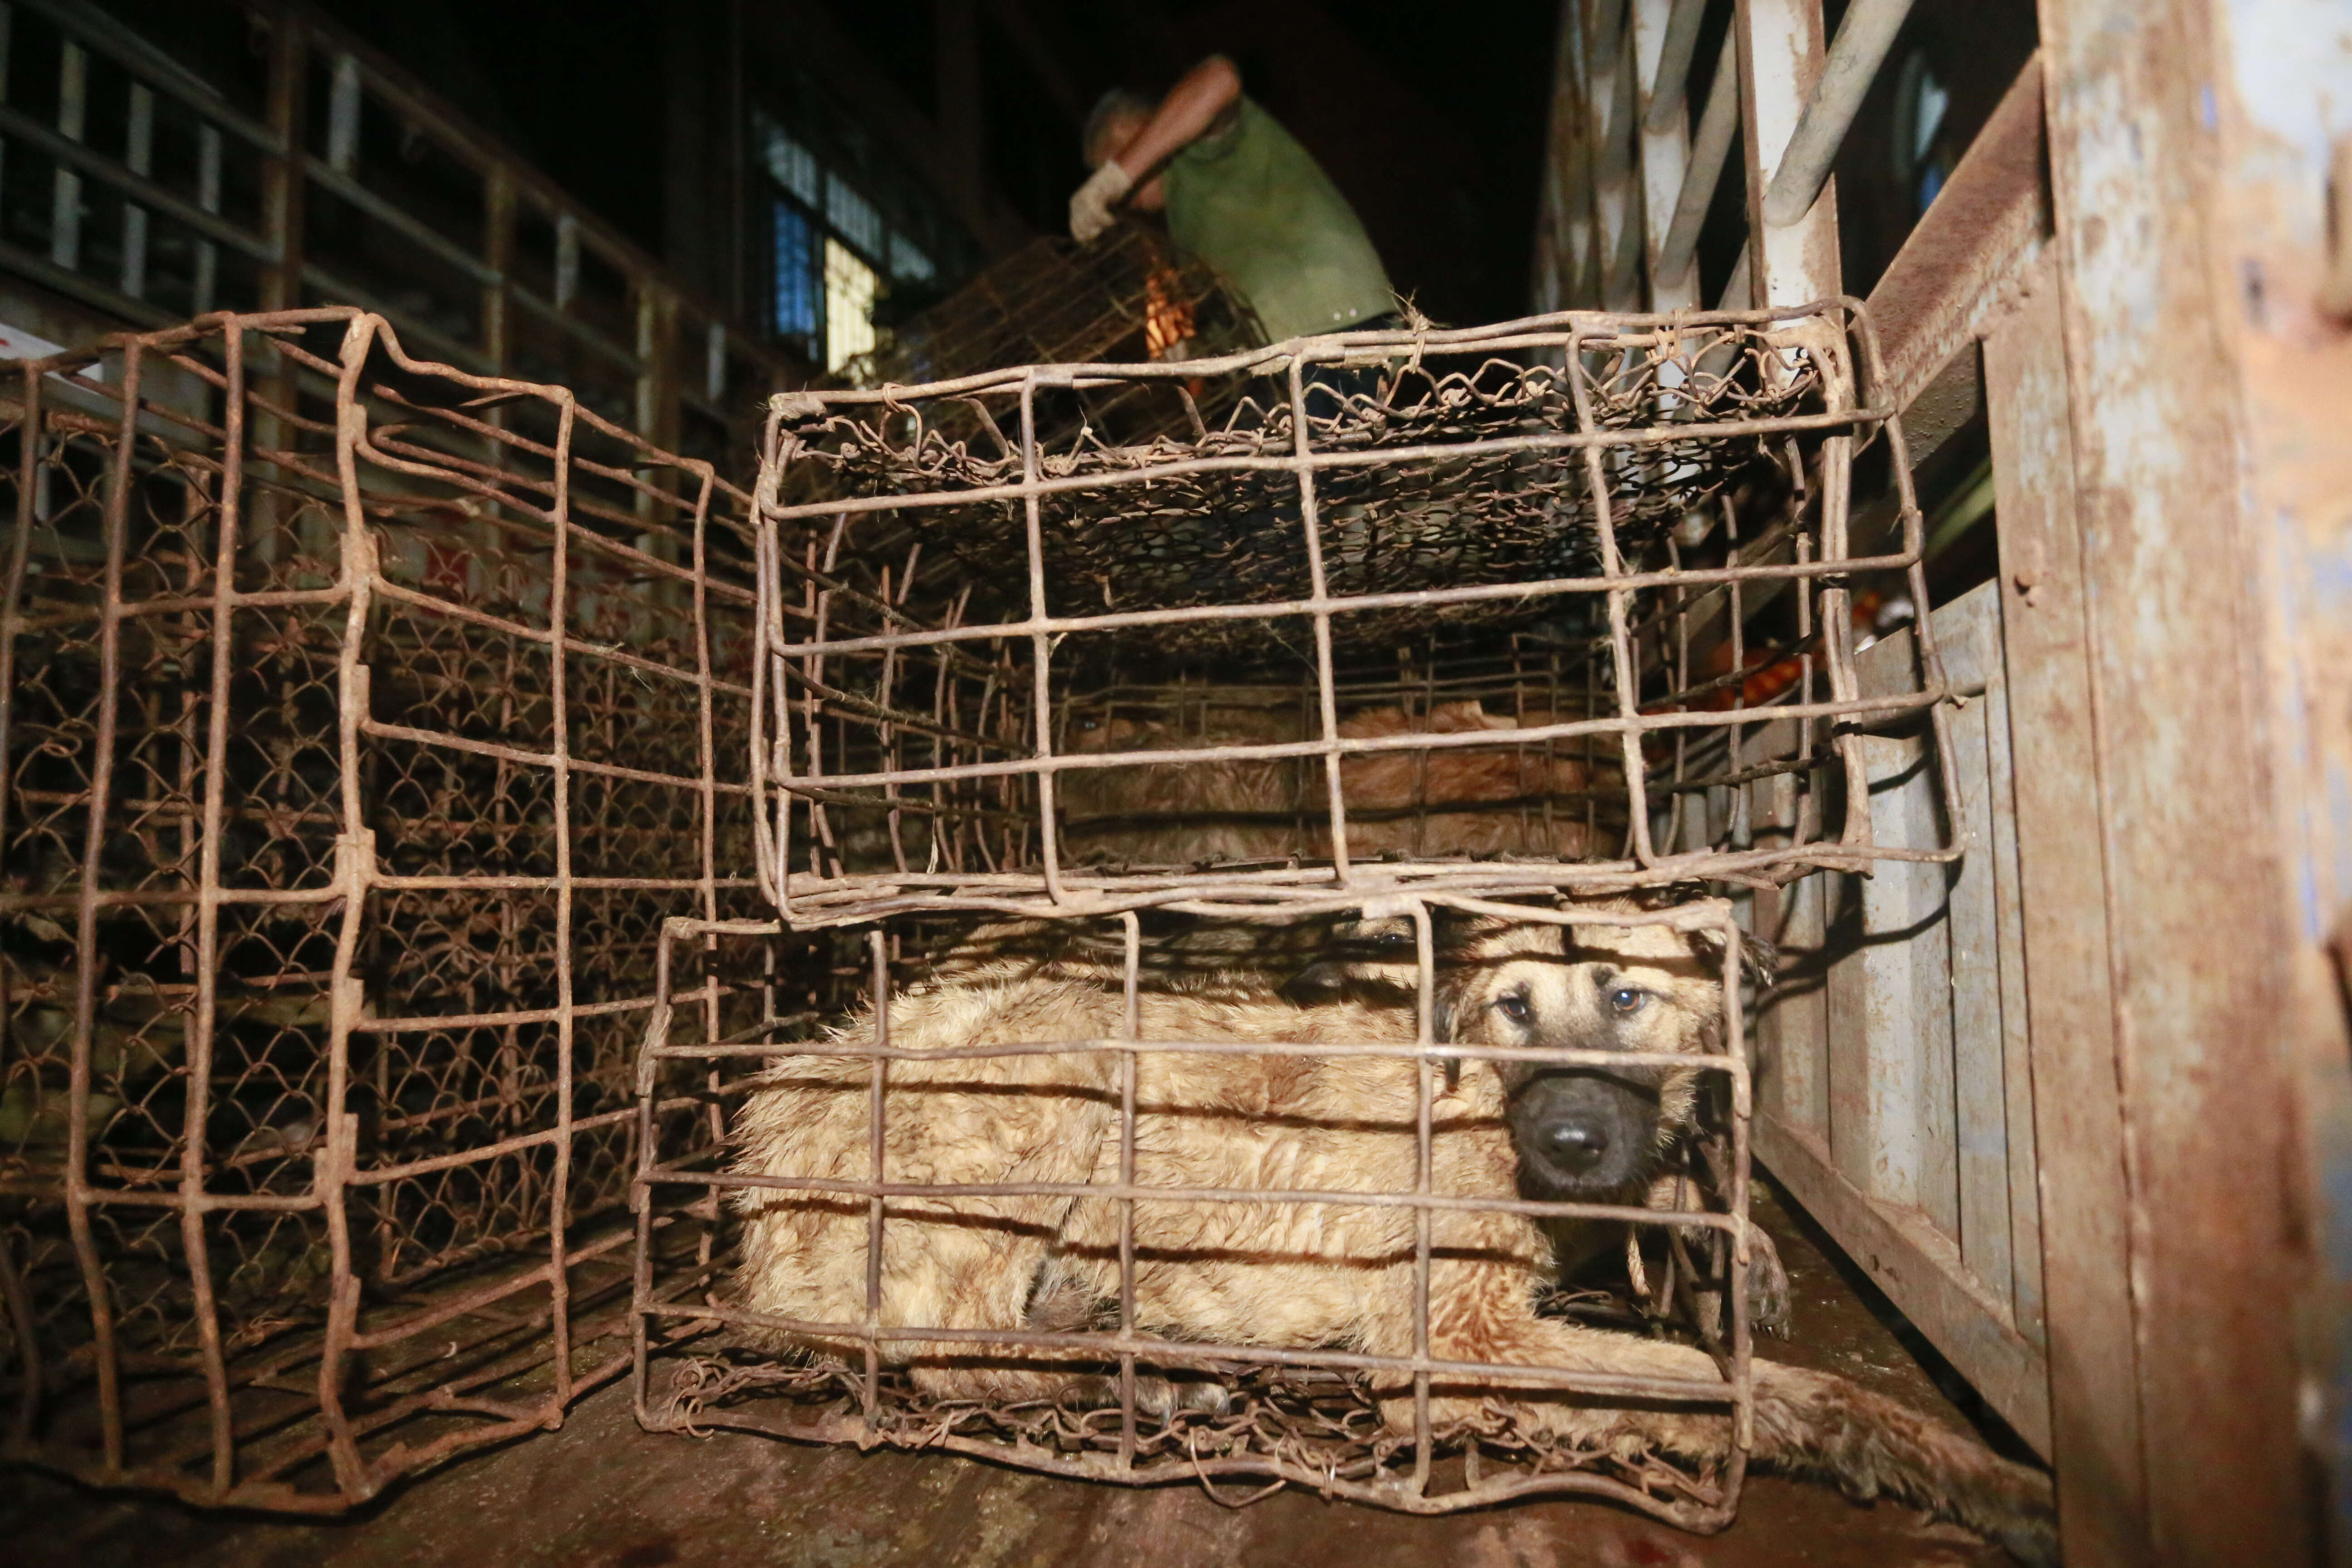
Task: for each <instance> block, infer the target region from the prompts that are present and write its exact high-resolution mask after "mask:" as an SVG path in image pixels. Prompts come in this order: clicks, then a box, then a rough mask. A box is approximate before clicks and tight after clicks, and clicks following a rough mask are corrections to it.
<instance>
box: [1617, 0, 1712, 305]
mask: <svg viewBox="0 0 2352 1568" xmlns="http://www.w3.org/2000/svg"><path fill="white" fill-rule="evenodd" d="M1668 5H1669V0H1633V21H1632V26H1633V50H1634V73H1635V76H1636V77H1637V79H1648V80H1650V81H1651V82H1653V83H1656V82H1658V81H1660V80H1661V79H1662V78H1663V77H1664V74H1665V72H1666V68H1667V67H1668V66H1672V67H1673V68H1674V79H1673V84H1672V85H1673V91H1674V92H1675V102H1676V104H1677V105H1679V103H1680V101H1681V98H1680V95H1681V92H1682V77H1683V73H1685V72H1686V71H1687V70H1688V69H1689V67H1690V47H1691V39H1689V38H1685V39H1683V40H1682V43H1681V47H1682V51H1683V52H1682V58H1681V60H1680V62H1679V63H1676V62H1675V59H1674V58H1673V50H1674V48H1675V26H1676V24H1677V23H1679V22H1680V21H1682V20H1683V19H1684V14H1685V12H1688V13H1690V14H1691V15H1692V16H1694V17H1695V16H1696V14H1697V13H1698V11H1699V10H1700V9H1701V7H1702V5H1703V0H1675V4H1674V7H1673V13H1672V15H1668V13H1667V7H1668ZM1696 26H1697V24H1696V21H1695V20H1694V21H1693V22H1692V23H1691V30H1692V31H1693V33H1694V36H1695V34H1696ZM1662 51H1663V52H1664V59H1663V60H1662V58H1661V53H1662ZM1658 90H1659V89H1658V88H1657V87H1656V86H1653V87H1652V88H1651V89H1650V91H1651V94H1652V96H1651V98H1650V100H1649V112H1647V113H1646V114H1645V115H1644V116H1643V121H1642V126H1641V132H1640V143H1639V153H1640V159H1641V184H1642V225H1643V244H1644V248H1643V261H1644V263H1645V265H1644V268H1643V272H1644V275H1645V276H1646V277H1647V278H1648V279H1649V298H1648V300H1646V301H1644V302H1645V303H1646V304H1647V305H1648V306H1649V307H1650V308H1651V309H1652V310H1687V309H1690V308H1692V307H1694V306H1696V305H1697V303H1698V289H1697V287H1696V279H1688V278H1687V274H1688V270H1689V268H1688V266H1687V264H1685V266H1684V268H1681V269H1680V272H1679V273H1678V274H1677V275H1676V276H1675V277H1668V276H1667V275H1666V274H1664V273H1663V272H1662V271H1661V270H1660V268H1659V266H1658V258H1659V257H1660V255H1661V254H1662V253H1663V251H1664V246H1665V241H1666V238H1667V236H1668V234H1669V233H1670V231H1671V229H1672V226H1673V224H1674V217H1675V204H1676V200H1677V198H1678V197H1679V195H1680V194H1681V191H1682V186H1683V181H1684V180H1685V177H1686V176H1687V174H1688V165H1689V162H1690V128H1689V126H1688V125H1687V124H1686V123H1685V117H1683V116H1681V115H1679V114H1666V115H1663V116H1662V115H1660V114H1659V113H1658V111H1657V100H1656V96H1655V95H1656V93H1657V91H1658Z"/></svg>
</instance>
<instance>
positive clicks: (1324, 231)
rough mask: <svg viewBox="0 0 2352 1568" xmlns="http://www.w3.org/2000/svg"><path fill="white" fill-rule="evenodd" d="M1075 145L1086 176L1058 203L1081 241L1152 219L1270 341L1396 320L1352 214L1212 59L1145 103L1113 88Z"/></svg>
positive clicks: (1318, 170)
mask: <svg viewBox="0 0 2352 1568" xmlns="http://www.w3.org/2000/svg"><path fill="white" fill-rule="evenodd" d="M1084 137H1085V141H1084V146H1083V148H1082V152H1083V153H1084V154H1085V157H1086V161H1087V166H1088V167H1089V168H1091V169H1093V170H1094V174H1093V176H1092V177H1091V178H1089V179H1088V180H1087V183H1086V184H1083V185H1081V186H1079V187H1078V190H1077V193H1076V195H1073V196H1071V198H1070V233H1071V236H1072V237H1074V238H1076V239H1077V240H1079V241H1080V242H1081V243H1083V242H1085V241H1087V240H1090V239H1092V238H1094V237H1096V236H1097V235H1098V234H1100V233H1102V231H1103V230H1105V229H1107V228H1108V227H1109V226H1111V223H1112V222H1113V209H1114V208H1116V207H1117V206H1118V205H1121V204H1122V203H1123V204H1125V205H1128V206H1129V207H1132V208H1135V209H1136V210H1138V211H1141V212H1160V211H1164V212H1165V213H1166V214H1167V215H1168V232H1169V234H1170V236H1171V237H1173V238H1174V239H1175V241H1176V243H1177V244H1179V245H1181V246H1182V247H1184V248H1185V249H1187V250H1189V251H1191V252H1192V254H1193V255H1195V256H1197V257H1199V258H1201V259H1202V260H1203V261H1205V262H1207V263H1208V264H1209V265H1210V266H1211V267H1213V268H1216V269H1217V271H1218V272H1220V273H1222V274H1223V276H1224V278H1225V280H1226V281H1227V282H1228V283H1230V284H1231V285H1232V286H1233V287H1234V289H1235V290H1236V291H1237V292H1238V293H1240V294H1241V295H1242V297H1243V298H1244V299H1245V300H1247V301H1248V302H1249V305H1250V308H1251V309H1252V310H1255V312H1256V313H1257V319H1258V321H1259V323H1260V324H1261V325H1262V326H1264V327H1265V335H1266V340H1267V341H1268V342H1281V341H1282V340H1284V339H1285V338H1294V337H1307V336H1312V335H1315V334H1318V333H1323V332H1339V331H1362V330H1366V329H1370V328H1375V327H1391V326H1394V325H1396V324H1397V314H1396V309H1397V307H1396V294H1395V291H1394V290H1393V289H1391V287H1390V286H1389V275H1388V272H1387V270H1386V269H1385V268H1382V267H1381V258H1380V254H1379V252H1377V251H1375V250H1374V249H1373V248H1372V242H1371V240H1370V237H1367V236H1366V235H1365V233H1364V226H1363V223H1362V222H1361V220H1360V219H1359V218H1358V217H1357V216H1356V212H1355V209H1354V208H1353V207H1350V206H1349V205H1348V198H1347V197H1345V196H1343V195H1340V194H1339V187H1338V186H1337V185H1334V184H1332V183H1331V177H1330V176H1329V175H1328V174H1325V173H1324V172H1323V167H1322V165H1321V164H1319V163H1316V161H1315V160H1314V158H1313V157H1312V156H1311V155H1310V154H1309V153H1307V149H1306V148H1304V147H1301V146H1300V145H1299V144H1298V143H1297V141H1296V140H1294V139H1293V138H1292V136H1291V134H1290V132H1287V131H1285V130H1284V129H1283V128H1282V126H1281V125H1280V124H1279V123H1277V122H1276V120H1275V118H1274V117H1273V116H1272V115H1270V114H1268V113H1267V112H1266V111H1265V110H1263V109H1261V108H1259V107H1258V106H1257V105H1256V104H1255V103H1254V102H1252V101H1251V100H1250V99H1249V98H1247V97H1246V96H1244V94H1243V92H1242V82H1241V74H1240V73H1239V72H1238V71H1236V70H1235V69H1234V65H1233V62H1232V61H1231V60H1228V59H1226V58H1224V57H1223V56H1222V55H1212V56H1210V57H1209V58H1207V59H1205V60H1202V62H1201V63H1200V64H1199V65H1197V66H1195V67H1193V68H1192V69H1191V70H1190V71H1188V72H1186V73H1185V75H1184V78H1183V79H1182V80H1181V81H1179V82H1178V83H1177V84H1176V85H1175V86H1174V87H1173V88H1171V89H1169V93H1168V96H1167V97H1166V98H1163V99H1161V100H1160V102H1159V103H1157V104H1154V103H1152V102H1151V101H1150V100H1149V99H1146V98H1142V97H1139V95H1137V94H1135V93H1132V92H1129V91H1128V90H1126V89H1121V88H1114V89H1111V90H1110V91H1109V92H1107V93H1105V94H1104V95H1103V97H1102V100H1101V101H1100V102H1098V103H1097V104H1096V106H1095V110H1094V112H1093V113H1092V114H1091V115H1090V116H1088V117H1087V125H1086V131H1085V133H1084ZM1318 379H1320V378H1319V377H1318Z"/></svg>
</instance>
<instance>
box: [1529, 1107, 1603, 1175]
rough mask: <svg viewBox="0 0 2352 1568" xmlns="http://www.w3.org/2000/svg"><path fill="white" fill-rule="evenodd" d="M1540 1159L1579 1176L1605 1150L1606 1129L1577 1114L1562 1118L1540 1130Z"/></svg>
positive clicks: (1590, 1166)
mask: <svg viewBox="0 0 2352 1568" xmlns="http://www.w3.org/2000/svg"><path fill="white" fill-rule="evenodd" d="M1542 1143H1543V1152H1544V1158H1545V1159H1547V1160H1549V1162H1550V1163H1552V1165H1553V1166H1554V1167H1555V1168H1556V1169H1559V1170H1561V1171H1564V1172H1567V1173H1569V1174H1570V1175H1581V1174H1582V1173H1585V1172H1587V1171H1590V1170H1591V1169H1592V1167H1593V1166H1595V1165H1598V1164H1599V1163H1601V1156H1602V1155H1603V1154H1606V1153H1608V1152H1609V1129H1607V1128H1606V1127H1603V1126H1602V1125H1601V1123H1600V1122H1598V1121H1588V1120H1586V1119H1585V1118H1583V1117H1580V1116H1569V1117H1562V1118H1561V1119H1560V1120H1559V1121H1554V1122H1552V1123H1551V1124H1550V1125H1549V1126H1547V1127H1546V1128H1545V1129H1544V1130H1543V1138H1542Z"/></svg>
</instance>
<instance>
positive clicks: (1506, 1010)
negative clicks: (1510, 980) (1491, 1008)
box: [1495, 991, 1528, 1024]
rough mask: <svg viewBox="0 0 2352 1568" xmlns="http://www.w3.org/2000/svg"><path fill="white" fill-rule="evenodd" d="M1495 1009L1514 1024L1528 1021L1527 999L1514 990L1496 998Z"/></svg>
mask: <svg viewBox="0 0 2352 1568" xmlns="http://www.w3.org/2000/svg"><path fill="white" fill-rule="evenodd" d="M1495 1011H1496V1012H1497V1013H1500V1014H1501V1015H1502V1016H1504V1017H1506V1018H1508V1019H1509V1020H1510V1021H1511V1022H1512V1023H1514V1024H1524V1023H1526V1022H1527V1021H1528V999H1527V998H1526V997H1524V996H1522V995H1520V994H1518V993H1517V992H1516V991H1514V992H1513V993H1511V994H1509V995H1508V996H1504V997H1500V998H1497V999H1496V1003H1495Z"/></svg>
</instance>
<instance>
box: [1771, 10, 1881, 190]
mask: <svg viewBox="0 0 2352 1568" xmlns="http://www.w3.org/2000/svg"><path fill="white" fill-rule="evenodd" d="M1910 14H1911V0H1853V5H1849V6H1848V7H1847V8H1846V13H1845V19H1844V20H1843V21H1842V22H1840V23H1839V24H1838V32H1837V39H1836V41H1835V42H1834V43H1832V44H1831V46H1830V53H1829V58H1828V60H1827V61H1826V62H1824V63H1823V65H1822V74H1821V77H1820V79H1818V80H1817V81H1815V82H1814V83H1813V89H1812V94H1811V97H1809V98H1808V99H1806V100H1805V110H1804V112H1803V113H1802V114H1801V115H1800V116H1798V118H1797V129H1796V131H1795V132H1794V133H1793V134H1791V135H1790V138H1789V145H1788V147H1787V149H1786V150H1785V151H1783V152H1782V153H1781V154H1780V168H1779V170H1778V171H1777V172H1776V173H1775V174H1773V176H1772V183H1771V184H1769V186H1767V187H1766V188H1765V191H1764V221H1765V222H1766V223H1768V224H1770V225H1772V226H1774V227H1776V228H1785V227H1787V226H1789V225H1790V224H1792V223H1795V222H1796V221H1797V220H1798V219H1800V218H1801V217H1803V216H1805V214H1806V213H1807V212H1809V211H1811V208H1812V205H1813V199H1814V198H1815V197H1816V196H1819V195H1821V194H1822V185H1824V184H1828V182H1829V177H1830V167H1831V165H1832V164H1833V163H1836V162H1837V154H1838V149H1839V147H1841V146H1843V144H1844V142H1845V133H1846V129H1847V127H1849V126H1851V125H1852V124H1853V116H1854V112H1855V110H1859V109H1860V108H1861V107H1862V100H1863V97H1864V94H1866V93H1867V92H1869V90H1870V84H1871V82H1872V81H1873V80H1874V79H1876V78H1877V76H1878V68H1879V65H1880V63H1881V62H1883V61H1884V60H1885V58H1886V51H1887V50H1888V49H1891V48H1893V47H1895V34H1897V33H1899V32H1901V31H1902V30H1903V21H1904V18H1905V17H1906V16H1909V15H1910Z"/></svg>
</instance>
